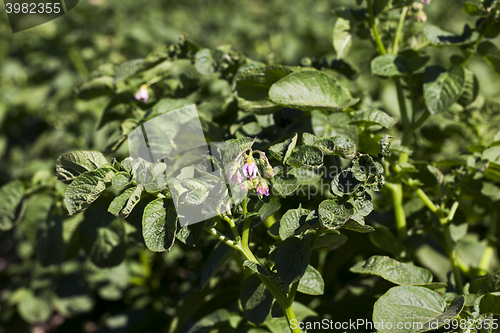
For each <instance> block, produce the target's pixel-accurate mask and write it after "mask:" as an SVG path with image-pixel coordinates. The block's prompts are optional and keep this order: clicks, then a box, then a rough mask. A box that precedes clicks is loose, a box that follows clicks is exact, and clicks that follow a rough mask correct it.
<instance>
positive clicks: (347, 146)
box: [313, 136, 356, 158]
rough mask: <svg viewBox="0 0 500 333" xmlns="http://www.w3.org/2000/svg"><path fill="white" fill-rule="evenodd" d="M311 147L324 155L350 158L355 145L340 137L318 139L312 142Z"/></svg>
mask: <svg viewBox="0 0 500 333" xmlns="http://www.w3.org/2000/svg"><path fill="white" fill-rule="evenodd" d="M313 146H315V147H318V148H319V149H321V151H322V152H323V153H324V154H325V155H340V156H341V157H342V158H352V157H354V154H355V153H356V144H355V143H354V142H353V141H352V140H351V139H347V138H343V137H341V136H334V137H332V138H321V139H318V140H316V141H314V143H313Z"/></svg>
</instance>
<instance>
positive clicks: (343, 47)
mask: <svg viewBox="0 0 500 333" xmlns="http://www.w3.org/2000/svg"><path fill="white" fill-rule="evenodd" d="M350 30H351V24H350V22H349V20H346V19H343V18H342V17H338V18H337V21H335V25H334V26H333V48H334V49H335V52H336V53H337V59H341V58H344V57H345V56H346V55H347V53H349V49H350V48H351V43H352V36H351V33H350Z"/></svg>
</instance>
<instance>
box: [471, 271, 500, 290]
mask: <svg viewBox="0 0 500 333" xmlns="http://www.w3.org/2000/svg"><path fill="white" fill-rule="evenodd" d="M497 291H500V272H497V273H495V274H491V275H487V276H484V277H480V278H477V279H474V280H473V281H472V282H471V283H470V287H469V292H470V293H471V294H478V295H483V294H486V293H491V292H497Z"/></svg>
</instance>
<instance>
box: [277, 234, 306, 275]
mask: <svg viewBox="0 0 500 333" xmlns="http://www.w3.org/2000/svg"><path fill="white" fill-rule="evenodd" d="M310 257H311V246H310V244H309V241H308V240H306V239H298V238H296V237H289V238H287V239H285V240H284V241H283V243H281V244H280V245H279V247H278V251H277V253H276V265H275V267H276V270H277V271H278V275H279V277H280V278H281V280H282V281H283V283H285V284H291V283H293V282H295V281H298V280H299V279H300V278H301V277H302V276H303V275H304V273H305V271H306V269H307V266H308V265H309V258H310Z"/></svg>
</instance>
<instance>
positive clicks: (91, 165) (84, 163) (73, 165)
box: [56, 150, 108, 184]
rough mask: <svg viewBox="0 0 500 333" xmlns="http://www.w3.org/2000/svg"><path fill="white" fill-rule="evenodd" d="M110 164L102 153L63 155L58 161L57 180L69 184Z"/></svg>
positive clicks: (89, 152)
mask: <svg viewBox="0 0 500 333" xmlns="http://www.w3.org/2000/svg"><path fill="white" fill-rule="evenodd" d="M106 163H108V161H107V160H106V158H105V157H104V155H103V154H102V153H101V152H98V151H85V150H83V151H74V152H70V153H67V154H64V155H62V156H61V157H59V158H58V159H57V161H56V174H57V180H59V181H62V182H63V183H65V184H69V183H71V182H72V181H73V179H75V178H76V177H78V176H79V175H81V174H82V173H84V172H87V171H92V170H95V169H97V168H98V167H100V166H102V165H104V164H106Z"/></svg>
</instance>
